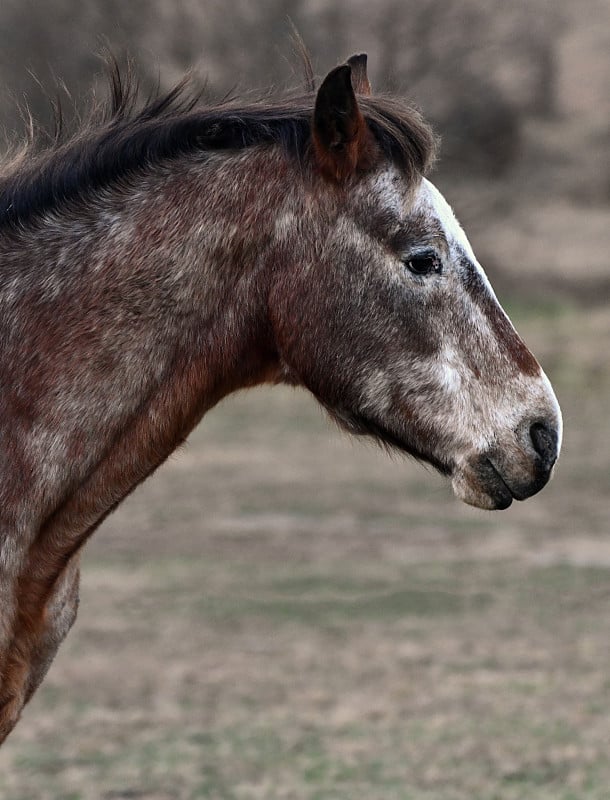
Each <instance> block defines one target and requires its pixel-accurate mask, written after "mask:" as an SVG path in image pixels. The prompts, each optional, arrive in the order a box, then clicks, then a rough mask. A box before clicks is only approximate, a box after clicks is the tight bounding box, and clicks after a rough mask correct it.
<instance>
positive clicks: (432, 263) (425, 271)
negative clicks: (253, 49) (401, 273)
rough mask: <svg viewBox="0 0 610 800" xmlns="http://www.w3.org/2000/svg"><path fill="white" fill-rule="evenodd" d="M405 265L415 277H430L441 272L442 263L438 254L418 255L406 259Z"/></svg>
mask: <svg viewBox="0 0 610 800" xmlns="http://www.w3.org/2000/svg"><path fill="white" fill-rule="evenodd" d="M404 263H405V265H406V267H407V269H408V270H409V271H410V272H412V273H413V274H414V275H430V274H431V273H432V272H440V271H441V261H440V259H439V257H438V256H437V255H436V253H418V254H417V255H414V256H411V257H410V258H405V260H404Z"/></svg>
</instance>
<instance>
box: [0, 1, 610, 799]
mask: <svg viewBox="0 0 610 800" xmlns="http://www.w3.org/2000/svg"><path fill="white" fill-rule="evenodd" d="M288 18H290V19H291V20H292V22H293V23H294V24H295V25H296V27H297V28H298V30H299V32H300V34H301V36H302V37H303V39H304V41H305V42H306V44H307V47H308V48H309V50H310V52H311V55H312V59H313V63H314V68H315V70H316V73H317V74H318V76H323V75H324V74H325V73H326V71H328V70H329V69H330V68H331V67H333V66H334V65H335V64H337V63H339V62H340V61H342V60H344V59H345V58H346V57H348V56H349V55H351V54H352V53H354V52H362V51H366V52H367V53H368V55H369V71H370V76H371V80H372V83H373V87H374V89H375V90H378V91H381V92H392V93H396V94H399V95H401V96H405V97H407V98H410V99H411V100H412V101H413V102H414V103H416V104H417V105H418V106H420V108H421V109H422V110H423V112H424V114H425V115H426V116H427V117H428V118H429V119H430V120H431V121H432V122H433V123H434V125H435V128H436V130H437V131H438V132H439V133H440V135H441V137H442V151H441V160H440V162H439V164H438V166H437V168H436V170H435V174H434V175H433V176H432V177H433V180H434V181H435V182H436V183H437V185H438V186H439V187H440V188H441V190H442V191H443V192H444V193H445V194H446V196H447V197H448V199H449V200H450V202H451V203H452V205H453V206H454V208H455V210H456V213H457V215H458V218H459V219H460V220H461V222H462V224H463V226H464V227H465V229H466V231H467V233H468V235H469V238H470V239H471V242H472V244H473V246H474V249H475V252H476V253H477V255H478V257H479V259H480V261H481V262H482V263H483V264H484V266H485V267H486V269H487V272H488V274H489V276H490V278H491V280H492V283H493V284H494V286H495V287H496V289H497V292H498V294H499V296H500V299H501V301H502V302H503V304H504V305H505V307H506V308H507V310H508V311H509V313H510V315H511V317H512V319H513V321H514V322H515V324H516V325H517V327H518V328H519V330H520V332H521V333H522V334H523V335H524V338H525V339H526V341H527V342H528V344H529V345H530V346H531V348H532V349H533V350H534V352H535V353H536V355H537V356H538V357H539V359H540V360H541V362H542V364H543V366H544V367H545V369H546V371H547V373H548V374H549V376H550V377H551V380H552V381H553V383H554V385H555V386H556V389H557V393H558V396H559V399H560V402H561V404H562V407H563V410H564V417H565V426H566V431H565V443H564V451H563V456H562V459H561V461H560V464H559V466H558V469H557V474H556V477H555V479H554V481H553V482H552V484H551V485H550V486H549V487H548V488H547V489H545V490H544V492H542V494H541V495H539V496H537V497H535V498H533V499H531V500H530V501H528V502H527V503H525V504H519V505H517V504H515V505H514V507H513V508H511V509H510V510H508V511H506V512H503V513H498V514H487V513H483V512H479V511H476V510H474V509H469V508H467V507H465V506H462V505H459V504H458V502H457V501H456V500H455V499H454V498H453V497H452V496H451V493H450V489H449V487H448V486H447V485H446V483H445V482H443V481H442V480H441V479H440V478H439V477H438V476H436V475H434V474H432V473H431V472H430V471H426V470H425V469H423V468H422V467H421V466H418V465H415V464H412V463H410V462H405V461H404V460H403V459H391V458H389V457H388V456H387V454H385V453H379V452H378V451H377V450H376V449H375V448H373V447H371V446H367V445H365V444H363V443H361V442H357V443H353V442H351V441H349V440H347V439H346V438H345V437H343V436H342V435H340V434H339V433H337V432H336V430H335V429H334V428H333V427H332V426H330V425H329V424H328V423H327V422H326V420H325V418H324V417H323V415H322V413H321V412H320V411H319V410H318V409H317V407H316V406H315V405H314V404H313V402H312V401H311V399H310V398H308V397H307V396H306V395H305V394H304V393H302V392H294V391H292V390H287V389H282V388H275V389H272V390H271V389H264V390H256V391H250V392H248V393H246V394H243V395H238V396H236V397H233V398H229V399H228V400H227V401H225V402H223V403H222V404H221V405H220V406H219V408H217V409H215V410H214V411H213V412H212V413H210V414H209V415H208V416H207V417H206V418H205V419H204V421H203V423H202V424H201V426H200V427H199V428H198V429H197V430H196V431H195V432H194V434H193V436H192V437H191V440H190V443H189V445H188V446H187V447H186V448H185V449H183V450H182V451H181V452H180V453H179V454H177V455H176V456H175V457H173V458H172V459H171V460H170V461H169V462H168V463H167V464H166V465H164V466H163V468H162V469H161V470H159V472H158V473H157V474H156V475H155V476H154V477H153V478H152V479H151V480H150V481H148V482H147V483H146V484H144V486H143V487H141V488H140V489H139V490H138V491H137V492H136V493H135V494H134V496H133V497H132V498H130V499H129V500H128V501H127V502H126V503H125V504H124V505H123V506H122V507H121V508H120V509H119V511H118V512H116V513H115V514H114V515H113V516H112V517H111V518H110V519H109V520H108V521H107V522H106V523H104V525H103V527H102V528H101V529H100V531H99V532H98V533H97V534H96V536H95V537H94V539H93V541H92V543H91V544H90V545H88V547H87V550H86V553H85V557H84V564H83V588H82V604H81V611H80V614H79V620H78V621H77V624H76V626H75V628H74V629H73V631H72V632H71V634H70V635H69V637H68V639H67V641H66V643H65V644H64V646H63V648H62V650H61V651H60V655H59V656H58V658H57V660H56V661H55V663H54V665H53V667H52V669H51V671H50V673H49V675H48V677H47V680H46V682H45V684H44V685H43V687H42V688H41V689H40V690H39V692H38V694H37V695H36V696H35V698H34V700H33V701H32V703H31V704H30V705H29V706H28V708H27V710H26V713H25V714H24V718H23V720H22V722H21V723H20V725H19V726H18V727H17V729H16V730H15V732H14V733H13V734H12V736H11V737H10V738H9V740H8V742H7V743H6V745H5V746H4V748H3V750H2V753H1V754H0V797H3V798H10V800H26V798H36V800H43V799H44V798H52V799H53V800H56V799H57V800H60V798H61V800H66V798H72V799H73V800H76V798H79V799H80V798H83V800H85V799H86V800H89V798H91V800H94V799H95V800H99V798H100V797H103V798H106V799H107V800H110V799H111V798H112V799H114V800H118V799H119V798H151V799H152V800H160V799H161V798H172V800H173V799H174V798H180V800H182V799H183V798H184V799H187V798H188V799H189V800H190V798H196V797H197V798H198V797H206V798H208V797H209V798H223V800H224V798H227V799H228V798H231V799H233V798H239V799H240V800H241V799H242V798H265V800H267V799H269V798H312V799H313V798H337V799H338V800H342V799H343V798H346V799H347V798H350V799H351V798H355V797H362V798H367V800H377V799H378V798H379V800H390V798H391V799H392V800H403V799H404V800H407V799H408V800H412V798H415V800H420V798H426V800H432V799H433V800H462V798H463V799H464V800H473V799H474V800H476V798H481V800H483V798H485V800H489V798H492V797H493V798H495V799H496V800H500V799H502V800H504V799H505V798H506V800H510V799H512V798H515V800H516V799H517V798H523V797H528V798H541V799H542V800H544V799H546V798H549V800H551V798H552V800H576V799H578V800H597V799H598V798H599V800H601V798H607V796H608V786H610V765H609V763H608V759H607V753H608V747H609V746H610V667H609V666H608V665H609V664H610V537H609V536H608V533H609V528H610V498H609V491H608V490H609V485H610V423H609V422H608V412H609V407H610V356H609V355H608V352H609V345H610V270H609V257H608V253H610V158H609V150H610V148H609V145H610V92H609V90H608V87H609V86H610V58H609V56H608V54H609V53H610V3H609V2H608V0H581V2H579V3H573V2H569V0H527V2H526V0H515V2H512V3H499V2H495V3H489V2H485V1H484V0H410V1H408V0H376V2H375V3H374V4H373V3H370V2H359V1H358V0H351V2H347V1H346V2H321V1H320V0H265V1H264V2H257V3H248V2H245V0H236V2H233V3H231V4H228V3H226V2H220V0H174V1H173V2H169V0H131V1H130V2H120V1H119V0H79V2H75V0H44V2H41V0H37V2H34V0H3V2H2V4H0V126H1V127H2V128H3V129H4V130H5V131H6V140H7V142H11V141H13V142H14V141H15V139H18V138H20V137H21V136H22V135H23V130H24V126H23V122H22V118H21V116H20V113H19V110H18V106H19V105H23V104H24V103H27V104H28V106H29V108H30V109H31V110H32V113H33V115H34V117H35V118H36V119H38V120H39V121H40V123H41V124H42V125H43V126H44V125H48V124H49V123H50V113H49V104H48V101H47V100H46V99H45V93H46V92H49V91H51V92H53V91H54V89H53V87H54V86H55V85H56V84H57V83H58V82H59V83H62V84H65V86H66V87H67V89H68V90H69V92H70V94H71V95H72V97H73V98H74V102H75V104H76V106H77V107H83V106H84V105H85V104H86V98H87V96H88V94H89V92H90V91H91V87H96V90H97V91H98V92H100V91H103V80H102V79H101V77H100V72H101V64H100V59H99V57H98V55H97V54H98V53H99V51H100V48H101V46H102V44H104V43H105V44H107V45H109V46H110V48H111V49H112V50H113V51H114V52H115V53H116V54H117V55H119V57H123V56H124V55H125V54H127V53H129V54H130V55H132V56H133V57H134V58H135V60H136V62H137V64H138V67H139V73H140V76H141V80H142V85H143V87H144V89H147V88H151V87H154V86H155V85H156V84H157V83H158V82H160V83H161V85H162V86H166V85H170V84H171V83H173V82H174V81H176V80H177V79H179V78H180V77H181V76H182V74H183V73H184V71H185V70H187V69H189V68H191V67H195V68H196V69H197V71H198V72H199V74H200V75H201V76H202V77H203V78H205V80H206V81H207V85H208V89H209V92H210V93H211V94H212V95H216V96H222V95H223V94H225V93H226V92H228V91H234V92H236V93H237V94H239V93H244V94H246V93H248V92H252V91H254V92H255V93H256V91H260V90H263V89H268V88H269V87H272V89H273V91H277V92H280V91H281V90H282V89H283V88H286V87H294V86H296V85H299V83H300V80H301V75H300V67H299V62H298V59H297V58H295V57H294V54H293V52H292V47H291V42H290V26H289V24H288V22H287V20H288Z"/></svg>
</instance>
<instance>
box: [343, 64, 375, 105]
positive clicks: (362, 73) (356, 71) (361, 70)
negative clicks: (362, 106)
mask: <svg viewBox="0 0 610 800" xmlns="http://www.w3.org/2000/svg"><path fill="white" fill-rule="evenodd" d="M366 62H367V57H366V53H360V55H356V56H350V57H349V58H348V59H347V63H348V64H349V66H350V67H351V68H352V86H353V87H354V91H355V92H356V94H361V95H363V96H364V97H370V95H371V84H370V82H369V76H368V75H367V74H366Z"/></svg>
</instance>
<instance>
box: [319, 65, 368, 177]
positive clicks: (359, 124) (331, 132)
mask: <svg viewBox="0 0 610 800" xmlns="http://www.w3.org/2000/svg"><path fill="white" fill-rule="evenodd" d="M355 58H361V56H356V57H355ZM350 60H351V59H350ZM357 69H358V73H357V74H360V72H361V65H360V67H357ZM352 70H353V67H352V66H351V65H350V64H349V63H347V64H343V65H341V66H340V67H335V69H333V70H331V72H329V73H328V75H327V76H326V78H325V79H324V81H323V82H322V85H321V86H320V88H319V90H318V96H317V97H316V106H315V110H314V119H313V143H314V151H315V155H316V160H317V162H318V166H319V168H320V170H321V171H322V173H323V174H325V175H326V177H328V178H331V179H333V180H336V181H338V182H339V183H341V182H343V181H345V180H347V179H348V178H349V177H351V176H352V175H353V174H354V173H355V172H357V171H360V170H364V169H367V168H369V167H370V166H371V165H372V163H373V160H374V156H375V153H376V147H375V141H374V138H373V136H372V134H371V132H370V130H369V128H368V125H367V124H366V120H365V119H364V117H363V116H362V112H361V111H360V108H359V106H358V101H357V100H356V95H355V93H354V86H353V85H352V80H353V76H352ZM364 74H365V76H366V66H365V71H364ZM367 83H368V80H367Z"/></svg>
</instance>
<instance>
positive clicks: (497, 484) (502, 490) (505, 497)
mask: <svg viewBox="0 0 610 800" xmlns="http://www.w3.org/2000/svg"><path fill="white" fill-rule="evenodd" d="M477 472H478V474H479V477H480V478H481V479H482V480H481V483H482V484H483V486H484V487H485V492H486V493H487V494H488V495H489V497H490V498H491V499H492V500H493V502H494V506H495V508H496V509H497V510H498V511H502V510H504V509H505V508H508V507H509V506H510V504H511V503H512V502H513V499H515V500H519V499H521V498H519V497H517V496H516V495H515V494H514V492H513V491H512V490H511V488H510V486H508V484H507V483H506V481H505V480H504V478H503V477H502V475H501V474H500V472H499V471H498V469H497V468H496V467H495V465H494V464H493V462H492V461H491V460H490V459H489V458H484V459H482V460H481V461H480V462H479V465H478V468H477Z"/></svg>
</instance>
